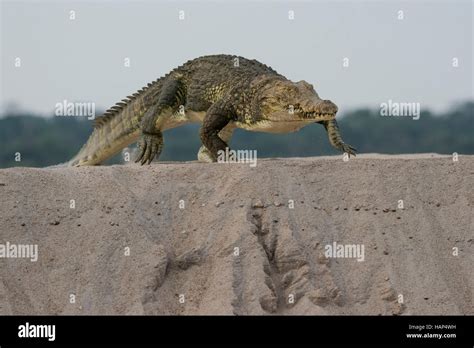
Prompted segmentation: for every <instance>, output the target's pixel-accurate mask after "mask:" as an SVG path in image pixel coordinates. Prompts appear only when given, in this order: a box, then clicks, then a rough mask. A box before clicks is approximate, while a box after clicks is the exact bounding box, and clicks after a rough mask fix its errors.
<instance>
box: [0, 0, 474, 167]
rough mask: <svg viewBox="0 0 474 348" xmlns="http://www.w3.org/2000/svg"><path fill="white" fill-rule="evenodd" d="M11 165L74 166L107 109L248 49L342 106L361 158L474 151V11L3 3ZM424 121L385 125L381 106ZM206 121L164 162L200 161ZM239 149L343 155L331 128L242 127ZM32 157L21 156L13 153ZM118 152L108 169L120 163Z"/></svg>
mask: <svg viewBox="0 0 474 348" xmlns="http://www.w3.org/2000/svg"><path fill="white" fill-rule="evenodd" d="M0 8H1V33H0V34H1V46H0V48H1V62H0V65H1V85H0V115H1V116H0V167H10V166H46V165H51V164H56V163H61V162H65V161H67V160H68V159H70V158H71V157H72V156H73V155H74V154H75V153H76V152H77V151H78V150H79V149H80V148H81V146H82V144H83V143H84V142H85V141H86V140H87V138H88V136H89V135H90V132H91V130H92V121H91V120H88V119H87V116H76V117H73V116H69V117H60V116H55V113H54V111H55V105H56V104H57V103H62V102H63V101H64V100H67V101H69V102H73V103H74V102H86V103H94V105H95V107H96V115H97V116H99V115H100V113H101V111H103V110H105V109H107V108H108V107H110V106H112V105H113V104H115V103H116V102H118V101H120V100H121V99H123V98H124V97H125V96H127V95H130V94H132V93H134V92H135V91H136V90H138V89H140V88H141V87H143V86H145V85H146V84H147V83H148V82H151V81H153V80H155V79H156V78H157V77H159V76H162V75H164V74H166V73H167V72H168V71H169V70H171V69H173V68H174V67H176V66H178V65H181V64H182V63H184V62H185V61H187V60H189V59H193V58H196V57H199V56H202V55H206V54H220V53H226V54H236V55H240V56H244V57H246V58H250V59H257V60H259V61H261V62H263V63H265V64H267V65H270V66H272V67H273V68H274V69H276V70H277V71H278V72H279V73H281V74H283V75H284V76H286V77H287V78H288V79H290V80H293V81H299V80H306V81H308V82H310V83H311V84H313V85H314V86H315V89H316V90H317V92H318V93H319V95H320V96H321V97H322V98H324V99H331V100H332V101H334V102H335V103H336V104H337V105H338V106H339V110H340V111H339V114H338V119H339V120H340V128H341V131H342V133H343V136H344V139H345V141H346V142H347V143H349V144H351V145H353V146H354V147H356V148H357V149H358V150H359V152H361V153H364V152H377V153H390V154H394V153H421V152H437V153H444V154H448V153H453V152H457V153H460V154H474V115H473V111H474V109H473V107H474V97H473V84H472V81H473V69H472V62H473V37H472V36H473V27H472V18H473V6H472V2H471V1H469V0H467V1H463V0H454V1H453V0H449V1H448V0H446V1H432V2H428V1H410V2H405V1H379V2H375V1H335V2H334V1H333V2H329V1H291V2H289V1H239V2H237V1H226V2H224V1H181V2H180V1H178V2H170V1H159V2H150V1H139V2H131V1H117V2H115V1H114V2H110V1H90V2H74V1H72V2H71V1H67V2H66V1H53V2H48V1H45V2H41V3H39V2H35V1H2V2H1V7H0ZM389 100H392V101H393V102H403V103H419V105H420V107H421V116H420V118H419V119H418V120H413V119H412V118H411V117H381V115H380V108H381V104H382V103H388V101H389ZM198 129H199V126H198V125H189V126H185V127H181V128H178V129H174V130H170V131H167V132H165V147H164V151H163V153H162V155H161V157H160V160H168V161H169V160H176V161H181V160H195V159H196V153H197V151H198V149H199V146H200V141H199V136H198ZM231 146H232V147H233V148H235V149H256V150H257V151H258V155H259V157H260V158H262V157H289V156H291V157H300V156H317V155H326V154H337V153H338V152H337V151H336V150H334V149H332V148H331V146H330V145H329V142H328V140H327V136H326V134H325V131H324V128H323V127H322V126H320V125H317V124H315V125H311V126H308V127H306V128H304V129H303V130H301V131H299V132H297V133H292V134H284V135H281V134H277V135H272V134H264V133H253V132H246V131H243V130H237V131H236V132H235V133H234V137H233V140H232V142H231ZM17 152H19V153H21V162H16V161H15V153H17ZM119 161H120V158H119V157H115V158H114V159H112V160H111V161H109V163H118V162H119Z"/></svg>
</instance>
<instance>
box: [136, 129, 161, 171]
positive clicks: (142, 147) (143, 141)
mask: <svg viewBox="0 0 474 348" xmlns="http://www.w3.org/2000/svg"><path fill="white" fill-rule="evenodd" d="M162 148H163V134H161V132H160V133H155V134H150V133H143V134H142V135H141V137H140V140H139V141H138V149H139V152H138V156H137V158H136V160H135V163H136V162H140V164H141V165H144V164H145V163H147V162H148V164H150V163H151V161H153V159H154V158H155V156H156V157H159V156H160V153H161V149H162Z"/></svg>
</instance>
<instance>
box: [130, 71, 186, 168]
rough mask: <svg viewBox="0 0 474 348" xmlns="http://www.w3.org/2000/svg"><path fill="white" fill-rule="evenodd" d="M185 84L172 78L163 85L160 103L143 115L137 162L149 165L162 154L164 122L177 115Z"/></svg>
mask: <svg viewBox="0 0 474 348" xmlns="http://www.w3.org/2000/svg"><path fill="white" fill-rule="evenodd" d="M184 88H185V87H184V84H183V82H182V81H181V80H180V79H179V77H177V76H170V77H169V78H168V79H167V80H166V82H165V83H164V84H163V87H162V89H161V92H160V95H159V98H158V102H157V104H156V105H154V106H152V107H150V108H149V109H148V111H147V112H146V113H145V114H144V115H143V119H142V121H141V123H140V129H141V135H140V138H139V140H138V148H139V152H138V156H137V158H136V160H135V162H140V164H142V165H143V164H145V163H147V162H148V164H150V163H151V161H152V160H153V159H154V158H155V156H159V155H160V153H161V149H162V148H163V134H162V133H161V129H162V127H163V124H164V122H166V120H167V119H169V118H170V117H171V115H172V114H173V113H175V112H176V111H177V109H178V107H179V105H180V104H182V102H183V100H184V97H183V95H184Z"/></svg>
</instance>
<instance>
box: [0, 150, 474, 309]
mask: <svg viewBox="0 0 474 348" xmlns="http://www.w3.org/2000/svg"><path fill="white" fill-rule="evenodd" d="M473 178H474V156H460V158H459V162H456V163H455V162H453V161H452V159H451V157H448V156H437V155H416V156H380V155H366V156H363V155H362V156H358V157H357V158H356V159H354V160H352V159H351V160H350V161H349V162H343V161H342V160H341V158H340V157H321V158H292V159H273V160H259V162H258V165H257V167H256V168H250V167H249V166H248V165H245V164H201V163H197V162H189V163H155V164H153V165H151V166H149V167H139V166H136V165H129V166H110V167H87V168H77V169H74V168H60V169H33V168H11V169H4V170H0V196H1V200H0V219H1V220H0V221H1V224H0V243H6V242H7V241H8V242H10V243H17V244H37V245H38V249H39V259H38V261H37V262H31V261H30V260H27V259H14V258H9V259H6V258H1V259H0V314H238V315H241V314H270V313H277V314H320V315H324V314H374V315H376V314H383V315H392V314H474V309H473V292H472V289H473V286H474V275H473V272H472V269H473V265H474V262H473V261H474V257H473V255H474V253H473V238H474V237H473V231H474V224H473V216H474V209H473V204H474V194H473V191H474V190H473V183H474V179H473ZM72 199H73V200H75V209H71V208H70V200H72ZM180 200H182V202H181V203H184V207H183V206H182V205H181V208H183V209H181V208H180ZM398 200H403V203H404V209H398V208H397V202H398ZM291 201H293V202H294V208H293V209H290V207H289V205H290V206H291ZM289 202H290V204H289ZM333 242H337V243H341V244H359V245H363V246H364V250H365V257H364V261H362V262H358V261H357V260H356V259H355V258H327V257H325V255H324V252H325V246H326V245H328V244H332V243H333ZM453 247H456V248H458V251H459V255H458V256H454V255H453ZM127 248H129V250H130V255H125V254H126V252H127V250H128V249H127ZM236 248H238V249H236ZM71 294H74V295H75V299H76V301H75V303H70V298H71V297H70V295H71ZM399 295H402V296H403V303H399V302H398V301H397V300H398V299H400V298H401V297H400V296H399ZM181 302H184V303H181Z"/></svg>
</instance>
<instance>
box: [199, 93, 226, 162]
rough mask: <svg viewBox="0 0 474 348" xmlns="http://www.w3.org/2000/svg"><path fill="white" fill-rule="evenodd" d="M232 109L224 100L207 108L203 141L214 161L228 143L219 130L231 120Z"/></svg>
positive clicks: (202, 130) (202, 128)
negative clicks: (227, 106)
mask: <svg viewBox="0 0 474 348" xmlns="http://www.w3.org/2000/svg"><path fill="white" fill-rule="evenodd" d="M228 115H230V111H229V110H227V109H226V108H225V107H224V103H223V102H217V103H215V104H213V105H212V106H211V107H210V108H209V110H207V113H206V116H205V117H204V120H203V122H202V127H201V130H200V136H201V141H202V143H203V145H204V146H205V147H206V149H207V150H208V156H209V157H210V159H211V160H212V162H216V161H217V155H218V152H219V151H225V149H226V147H227V146H228V145H227V143H226V142H225V141H224V140H222V139H221V138H220V137H219V132H220V131H221V130H222V129H223V128H224V127H225V126H226V125H227V124H228V123H229V122H230V120H231V118H230V117H229V116H228Z"/></svg>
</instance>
